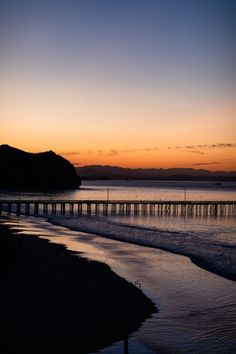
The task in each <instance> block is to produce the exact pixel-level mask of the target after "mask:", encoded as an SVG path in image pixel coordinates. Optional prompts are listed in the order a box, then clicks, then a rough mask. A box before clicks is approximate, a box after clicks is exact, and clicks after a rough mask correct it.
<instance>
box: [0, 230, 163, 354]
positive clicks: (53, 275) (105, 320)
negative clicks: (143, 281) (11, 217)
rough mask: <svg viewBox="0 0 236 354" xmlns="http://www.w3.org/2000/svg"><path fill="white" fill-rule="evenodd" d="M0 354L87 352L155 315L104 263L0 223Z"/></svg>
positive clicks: (124, 281) (109, 341)
mask: <svg viewBox="0 0 236 354" xmlns="http://www.w3.org/2000/svg"><path fill="white" fill-rule="evenodd" d="M0 284H1V291H0V300H1V302H0V304H1V305H0V353H1V354H7V353H17V354H18V353H19V354H28V353H30V354H37V353H40V354H48V353H50V354H54V353H57V354H59V353H67V354H69V353H77V354H83V353H89V352H91V351H95V350H97V349H99V348H102V347H104V346H106V345H109V344H111V343H112V342H115V341H118V340H121V339H123V338H124V335H126V334H127V332H128V333H131V332H133V331H136V330H137V329H138V328H139V327H140V325H141V323H142V322H143V321H144V320H145V319H146V318H147V317H149V316H151V314H152V313H154V312H155V311H156V309H155V307H154V305H153V303H152V302H151V301H150V300H149V299H148V298H147V297H146V296H145V295H144V294H143V293H142V292H141V291H140V290H139V289H137V288H136V287H135V286H133V285H132V284H130V283H128V282H127V281H126V280H124V279H122V278H121V277H119V276H118V275H116V274H115V273H113V272H112V271H111V270H110V268H109V267H108V266H107V265H105V264H102V263H99V262H94V261H88V260H86V259H84V258H81V257H79V256H78V255H75V254H74V253H72V252H70V251H68V250H66V249H65V247H64V246H62V245H55V244H51V243H49V242H48V241H47V240H43V239H39V238H38V237H36V236H28V235H27V236H22V235H14V233H13V231H11V229H10V228H9V227H7V226H6V225H3V224H2V223H0Z"/></svg>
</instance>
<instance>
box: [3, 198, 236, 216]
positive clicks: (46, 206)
mask: <svg viewBox="0 0 236 354" xmlns="http://www.w3.org/2000/svg"><path fill="white" fill-rule="evenodd" d="M3 212H4V213H8V214H11V213H14V214H16V215H21V214H24V215H36V216H39V215H41V216H43V215H45V216H46V215H56V214H61V215H68V214H69V215H73V214H87V215H89V214H103V215H131V214H133V215H138V214H142V215H146V214H152V215H155V214H156V215H185V216H188V215H189V216H191V215H196V216H197V215H199V216H208V215H211V216H218V215H233V214H236V201H202V200H201V201H199V200H191V201H178V200H55V199H52V200H47V199H45V200H44V199H42V200H28V199H25V200H22V199H18V200H13V199H9V200H0V215H1V214H2V213H3Z"/></svg>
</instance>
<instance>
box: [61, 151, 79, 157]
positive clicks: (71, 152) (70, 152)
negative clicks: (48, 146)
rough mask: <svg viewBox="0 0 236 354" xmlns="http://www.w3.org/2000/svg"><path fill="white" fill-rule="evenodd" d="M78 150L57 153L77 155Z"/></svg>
mask: <svg viewBox="0 0 236 354" xmlns="http://www.w3.org/2000/svg"><path fill="white" fill-rule="evenodd" d="M79 154H80V151H67V152H59V155H63V156H71V155H79Z"/></svg>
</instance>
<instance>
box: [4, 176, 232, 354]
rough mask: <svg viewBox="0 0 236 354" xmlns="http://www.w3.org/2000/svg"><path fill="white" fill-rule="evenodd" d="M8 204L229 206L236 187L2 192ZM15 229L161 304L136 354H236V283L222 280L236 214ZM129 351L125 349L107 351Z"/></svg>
mask: <svg viewBox="0 0 236 354" xmlns="http://www.w3.org/2000/svg"><path fill="white" fill-rule="evenodd" d="M5 198H7V199H10V198H12V199H16V198H20V199H26V198H28V199H52V200H53V199H70V200H74V199H76V200H77V199H109V200H112V199H119V200H122V199H125V200H128V199H130V200H136V199H137V200H150V199H151V200H184V199H186V200H225V201H226V200H236V183H234V182H230V183H222V184H215V183H214V182H200V183H199V182H161V181H86V182H83V184H82V187H81V188H80V189H79V190H76V191H67V192H61V191H60V192H55V193H47V194H46V193H17V195H16V194H14V193H9V191H6V190H5V191H3V190H2V191H0V199H5ZM9 222H10V223H11V224H12V225H13V226H15V227H16V228H17V229H20V230H21V231H20V232H19V235H20V233H24V234H25V233H29V234H32V233H35V234H38V235H40V236H41V237H46V238H48V239H50V241H51V242H56V243H62V244H65V245H66V246H67V247H68V248H69V249H72V250H76V251H79V252H80V255H82V256H83V257H87V258H89V259H95V260H98V261H101V262H104V263H106V264H108V265H109V266H110V267H111V268H112V270H114V271H115V272H116V273H118V274H119V275H121V276H122V277H124V278H126V279H127V280H128V281H130V282H132V283H134V284H135V286H139V287H141V289H142V291H143V292H144V293H145V294H146V295H147V296H148V297H150V298H151V299H152V300H153V301H154V303H155V304H156V306H157V308H158V310H159V311H158V313H157V314H155V315H153V317H152V318H150V319H148V320H146V321H145V322H144V323H143V325H142V327H141V328H140V330H139V331H138V332H137V333H134V334H133V335H132V336H131V337H130V340H129V350H130V351H129V352H130V353H132V354H139V353H140V354H144V353H146V354H151V353H235V352H236V339H235V338H236V283H235V282H234V281H232V280H230V279H226V278H225V277H222V276H220V275H217V274H222V273H227V274H229V273H230V272H231V273H234V272H235V270H236V269H235V266H236V264H235V263H236V214H234V215H231V216H217V217H213V216H208V217H205V216H168V215H155V214H154V215H150V214H148V215H116V216H111V215H109V216H103V215H99V216H97V215H93V214H92V215H90V216H87V215H82V216H78V215H74V216H69V215H66V216H61V215H49V216H48V218H47V219H45V218H43V217H38V218H35V217H24V216H21V217H19V218H17V217H13V218H12V220H11V221H9ZM69 228H73V229H74V230H70V229H69ZM75 230H77V231H75ZM209 269H211V270H212V271H209ZM234 274H235V273H234ZM122 352H123V348H122V343H115V344H114V345H113V346H111V347H109V348H105V349H104V350H102V351H101V353H104V354H105V353H106V354H108V353H109V354H121V353H122Z"/></svg>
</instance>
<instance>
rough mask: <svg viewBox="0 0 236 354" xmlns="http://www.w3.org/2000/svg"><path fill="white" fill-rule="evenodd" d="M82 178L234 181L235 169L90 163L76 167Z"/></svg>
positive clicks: (235, 177)
mask: <svg viewBox="0 0 236 354" xmlns="http://www.w3.org/2000/svg"><path fill="white" fill-rule="evenodd" d="M76 170H77V173H78V175H79V176H80V177H81V179H83V180H107V179H110V180H111V179H112V180H165V181H216V182H221V181H236V171H232V172H225V171H217V172H213V171H208V170H204V169H200V170H195V169H193V168H169V169H163V168H160V169H156V168H149V169H145V168H134V169H133V168H123V167H117V166H102V165H90V166H83V167H77V168H76Z"/></svg>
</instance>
